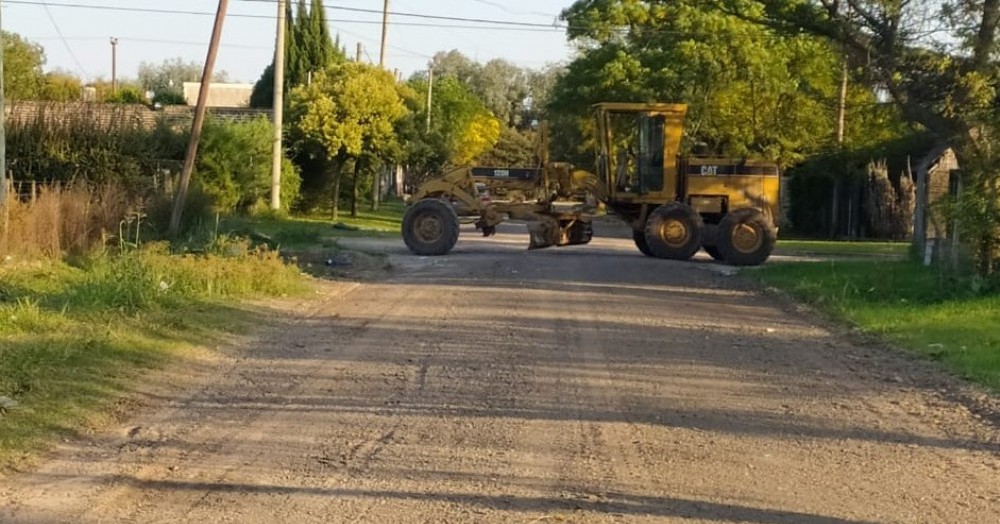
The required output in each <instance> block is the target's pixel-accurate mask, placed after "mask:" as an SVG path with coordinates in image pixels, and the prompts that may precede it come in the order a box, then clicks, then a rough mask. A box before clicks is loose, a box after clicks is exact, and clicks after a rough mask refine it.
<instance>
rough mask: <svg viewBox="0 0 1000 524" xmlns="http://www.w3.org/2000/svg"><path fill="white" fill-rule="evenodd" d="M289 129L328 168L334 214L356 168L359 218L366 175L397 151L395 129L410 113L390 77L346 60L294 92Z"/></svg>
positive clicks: (355, 199) (353, 191)
mask: <svg viewBox="0 0 1000 524" xmlns="http://www.w3.org/2000/svg"><path fill="white" fill-rule="evenodd" d="M290 98H291V102H290V106H291V107H290V121H291V122H292V123H293V124H292V128H291V130H290V132H291V134H292V140H293V143H294V144H295V147H296V148H297V149H299V150H300V151H302V152H305V153H306V154H307V155H309V156H311V157H313V158H317V157H318V158H320V159H322V160H323V163H324V165H325V166H326V169H325V172H324V174H326V175H327V176H328V178H329V179H330V183H329V185H330V186H332V195H331V196H332V202H331V204H332V207H333V216H334V220H336V217H337V213H338V210H339V200H340V186H341V179H342V174H343V171H344V170H345V168H346V167H347V166H348V165H350V166H352V167H353V177H352V187H351V214H352V216H356V215H357V210H358V199H359V194H360V189H361V185H362V183H363V180H362V176H363V175H364V174H365V172H366V170H369V169H370V168H371V167H373V166H376V165H378V164H379V163H381V162H382V161H384V160H386V159H388V158H391V157H392V156H393V155H395V153H396V149H397V147H398V146H397V140H396V125H397V123H398V122H399V121H400V120H401V119H402V118H403V117H404V116H405V115H406V113H407V109H406V107H405V106H404V104H403V100H402V99H401V98H400V94H399V92H398V90H397V86H396V81H395V79H394V78H393V76H392V74H391V73H389V72H387V71H383V70H381V69H378V68H375V67H372V66H368V65H365V64H358V63H353V62H343V63H339V64H334V65H331V66H329V67H327V68H326V69H325V70H320V71H318V72H317V73H316V74H315V75H314V76H313V81H312V83H311V84H309V85H303V86H299V87H297V88H295V89H293V90H292V93H291V97H290Z"/></svg>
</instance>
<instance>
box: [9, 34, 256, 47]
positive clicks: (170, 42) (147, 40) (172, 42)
mask: <svg viewBox="0 0 1000 524" xmlns="http://www.w3.org/2000/svg"><path fill="white" fill-rule="evenodd" d="M27 38H28V39H30V40H59V39H61V38H63V37H59V36H28V37H27ZM116 38H118V40H121V41H122V42H137V43H144V44H165V45H190V46H200V47H205V42H196V41H192V40H167V39H162V38H142V37H132V36H119V37H116ZM106 39H107V37H105V36H67V37H65V40H70V41H72V40H106ZM221 47H230V48H239V49H271V46H265V45H250V44H221Z"/></svg>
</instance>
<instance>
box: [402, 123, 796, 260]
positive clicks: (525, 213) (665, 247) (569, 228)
mask: <svg viewBox="0 0 1000 524" xmlns="http://www.w3.org/2000/svg"><path fill="white" fill-rule="evenodd" d="M686 111H687V106H686V105H684V104H634V103H601V104H597V105H595V106H594V118H595V121H596V129H597V144H598V150H597V159H596V160H597V162H596V167H597V169H596V171H597V173H596V174H594V173H591V172H588V171H583V170H579V169H576V168H574V167H573V166H572V165H569V164H567V163H564V162H548V161H547V159H546V158H545V154H544V152H542V153H541V154H540V155H539V158H541V159H542V162H541V163H542V166H541V167H539V168H497V167H465V168H458V169H454V170H451V171H449V172H446V173H444V174H443V175H441V176H439V177H436V178H434V179H432V180H430V181H428V182H426V183H424V184H423V185H421V186H420V187H419V188H418V190H417V191H416V192H415V193H414V194H413V195H412V196H411V197H410V199H409V203H410V205H409V207H408V208H407V210H406V213H405V215H404V217H403V231H402V233H403V240H404V241H405V242H406V245H407V247H409V249H410V250H411V251H412V252H413V253H415V254H418V255H444V254H446V253H448V252H449V251H450V250H451V249H452V247H454V245H455V243H456V242H457V241H458V234H459V217H467V218H470V219H471V220H474V222H475V225H476V228H477V229H479V230H480V231H481V232H482V233H483V235H484V236H490V235H493V234H494V233H495V232H496V226H497V225H498V224H500V223H501V222H503V221H504V220H508V219H510V220H523V221H525V222H526V223H527V225H528V231H529V234H530V237H531V240H530V244H529V249H537V248H543V247H549V246H566V245H574V244H586V243H588V242H590V240H591V238H592V236H593V229H592V219H593V217H594V216H595V214H596V211H597V210H598V204H599V203H603V204H604V206H606V208H607V209H608V210H609V211H610V212H611V213H614V214H615V215H618V216H619V217H621V218H622V219H623V220H625V222H626V223H628V224H629V225H630V226H631V228H632V238H633V240H634V241H635V244H636V247H638V248H639V251H641V252H642V253H643V254H645V255H647V256H651V257H658V258H667V259H674V260H687V259H689V258H691V257H692V256H693V255H694V254H695V253H696V252H697V251H698V250H699V249H701V248H704V249H705V251H706V252H708V254H709V255H711V256H712V257H713V258H715V259H717V260H721V261H725V262H727V263H729V264H733V265H757V264H761V263H763V262H764V261H765V260H767V258H768V257H769V256H770V254H771V251H772V249H773V248H774V243H775V240H776V236H777V227H776V219H777V216H778V210H779V192H780V179H779V172H778V168H777V166H776V165H774V164H771V163H766V162H754V161H747V160H744V159H734V158H717V157H698V156H683V157H682V156H680V155H679V151H680V145H681V135H682V133H683V124H684V116H685V113H686Z"/></svg>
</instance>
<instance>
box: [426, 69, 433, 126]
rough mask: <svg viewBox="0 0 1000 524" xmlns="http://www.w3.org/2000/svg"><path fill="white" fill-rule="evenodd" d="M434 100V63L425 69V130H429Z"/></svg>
mask: <svg viewBox="0 0 1000 524" xmlns="http://www.w3.org/2000/svg"><path fill="white" fill-rule="evenodd" d="M433 102H434V64H430V67H428V69H427V132H428V133H430V132H431V107H432V106H431V104H432V103H433Z"/></svg>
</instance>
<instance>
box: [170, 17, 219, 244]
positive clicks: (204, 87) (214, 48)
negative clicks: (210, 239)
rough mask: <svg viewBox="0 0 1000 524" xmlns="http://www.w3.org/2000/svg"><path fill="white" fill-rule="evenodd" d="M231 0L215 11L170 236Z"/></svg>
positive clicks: (191, 166)
mask: <svg viewBox="0 0 1000 524" xmlns="http://www.w3.org/2000/svg"><path fill="white" fill-rule="evenodd" d="M228 7H229V0H219V7H218V10H216V12H215V26H214V27H213V28H212V40H211V42H210V43H209V44H208V56H207V57H206V58H205V69H204V71H203V72H202V74H201V86H200V87H199V88H198V105H197V106H195V109H194V122H193V123H192V124H191V140H190V141H189V142H188V149H187V155H186V156H185V157H184V169H183V170H182V171H181V180H180V184H178V187H177V195H176V196H175V197H174V212H173V214H171V215H170V229H169V234H170V236H175V235H177V233H178V231H179V230H180V227H181V215H182V213H183V212H184V203H185V201H186V200H187V191H188V186H189V185H190V184H191V172H192V171H194V161H195V157H196V156H197V155H198V142H199V141H200V140H201V127H202V124H204V123H205V109H206V106H207V105H208V89H209V86H210V85H211V83H212V70H213V69H214V68H215V57H216V56H217V55H218V54H219V39H220V38H222V25H223V23H224V22H225V20H226V9H227V8H228Z"/></svg>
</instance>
